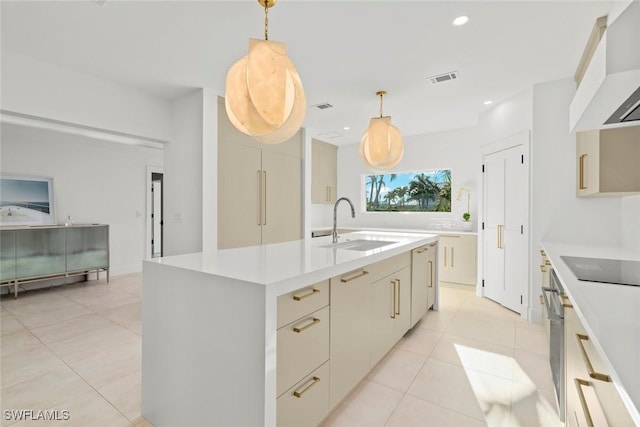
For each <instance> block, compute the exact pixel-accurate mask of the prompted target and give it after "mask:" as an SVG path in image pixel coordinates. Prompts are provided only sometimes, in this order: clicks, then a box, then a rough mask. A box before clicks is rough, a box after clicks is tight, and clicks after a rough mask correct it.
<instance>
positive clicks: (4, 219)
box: [0, 175, 56, 227]
mask: <svg viewBox="0 0 640 427" xmlns="http://www.w3.org/2000/svg"><path fill="white" fill-rule="evenodd" d="M55 223H56V218H55V213H54V209H53V179H52V178H35V177H23V176H8V175H2V176H0V226H2V227H9V226H18V225H50V224H55Z"/></svg>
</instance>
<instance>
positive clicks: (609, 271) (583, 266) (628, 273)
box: [560, 256, 640, 286]
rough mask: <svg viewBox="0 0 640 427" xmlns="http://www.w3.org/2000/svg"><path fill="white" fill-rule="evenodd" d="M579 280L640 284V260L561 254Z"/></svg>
mask: <svg viewBox="0 0 640 427" xmlns="http://www.w3.org/2000/svg"><path fill="white" fill-rule="evenodd" d="M560 258H562V260H563V261H564V262H565V263H566V264H567V265H568V266H569V268H570V269H571V271H573V274H575V275H576V277H577V278H578V280H584V281H587V282H603V283H614V284H618V285H631V286H640V261H628V260H620V259H602V258H581V257H574V256H561V257H560Z"/></svg>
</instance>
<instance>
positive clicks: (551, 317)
mask: <svg viewBox="0 0 640 427" xmlns="http://www.w3.org/2000/svg"><path fill="white" fill-rule="evenodd" d="M547 292H552V293H554V294H556V295H557V294H558V291H557V290H556V289H552V288H546V287H544V286H543V287H542V297H543V298H544V306H545V308H546V310H547V316H548V317H549V320H563V319H562V317H561V316H560V315H559V314H557V313H555V312H553V311H551V304H549V299H548V298H547Z"/></svg>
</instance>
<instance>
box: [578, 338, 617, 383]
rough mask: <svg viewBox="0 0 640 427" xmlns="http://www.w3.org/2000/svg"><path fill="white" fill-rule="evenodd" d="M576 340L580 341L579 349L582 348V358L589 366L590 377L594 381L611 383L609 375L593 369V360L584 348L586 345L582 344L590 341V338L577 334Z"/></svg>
mask: <svg viewBox="0 0 640 427" xmlns="http://www.w3.org/2000/svg"><path fill="white" fill-rule="evenodd" d="M576 338H577V339H578V347H580V352H581V353H582V358H583V359H584V363H585V365H587V371H588V372H589V376H590V377H591V378H593V379H594V380H600V381H604V382H611V377H610V376H609V375H607V374H603V373H600V372H596V371H595V370H594V369H593V365H592V364H591V360H589V355H588V354H587V351H586V350H585V348H584V344H582V341H588V340H589V337H588V336H587V335H582V334H576Z"/></svg>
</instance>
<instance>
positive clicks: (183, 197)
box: [164, 89, 204, 256]
mask: <svg viewBox="0 0 640 427" xmlns="http://www.w3.org/2000/svg"><path fill="white" fill-rule="evenodd" d="M203 101H204V92H203V90H201V89H198V90H194V91H193V92H191V93H189V94H187V95H185V96H183V97H181V98H178V99H176V100H174V101H173V102H172V103H171V128H172V129H171V142H169V143H168V144H166V145H165V148H164V155H165V162H164V186H165V187H164V191H165V192H164V209H165V215H164V255H165V256H169V255H177V254H185V253H191V252H200V251H201V250H202V214H203V193H202V188H203V179H202V177H203V174H202V173H203V133H204V127H203V108H204V102H203Z"/></svg>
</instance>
